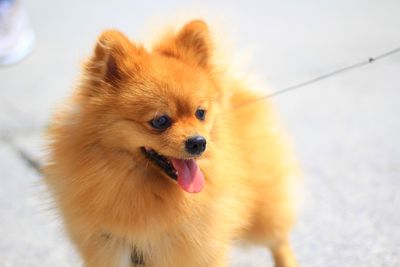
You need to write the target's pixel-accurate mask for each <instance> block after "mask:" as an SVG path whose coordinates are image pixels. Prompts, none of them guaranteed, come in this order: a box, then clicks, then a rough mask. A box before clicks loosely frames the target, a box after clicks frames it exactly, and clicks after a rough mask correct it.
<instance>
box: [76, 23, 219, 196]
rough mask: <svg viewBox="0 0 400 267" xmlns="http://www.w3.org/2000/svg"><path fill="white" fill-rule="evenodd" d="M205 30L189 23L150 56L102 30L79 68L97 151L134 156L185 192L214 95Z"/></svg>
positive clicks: (202, 147) (193, 188) (192, 182)
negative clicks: (97, 133)
mask: <svg viewBox="0 0 400 267" xmlns="http://www.w3.org/2000/svg"><path fill="white" fill-rule="evenodd" d="M211 58H212V48H211V41H210V36H209V32H208V28H207V25H206V24H205V23H204V22H202V21H192V22H190V23H188V24H186V25H185V26H184V27H183V28H182V29H181V30H180V31H178V32H177V33H174V34H170V35H167V36H166V37H164V38H163V39H162V40H161V41H160V42H159V43H157V44H156V45H155V46H154V48H153V49H152V50H151V51H148V50H146V49H145V48H143V47H142V46H140V45H137V44H134V43H132V42H131V41H130V40H129V39H128V38H127V37H125V36H124V35H123V34H122V33H120V32H117V31H106V32H104V33H103V34H101V36H100V37H99V39H98V42H97V45H96V48H95V52H94V55H93V56H92V58H91V59H90V61H89V62H88V64H87V65H86V72H85V75H86V76H85V80H86V81H85V82H84V84H85V85H86V86H84V88H83V90H82V92H83V93H82V94H83V96H84V97H85V98H87V99H89V101H87V102H88V105H89V106H90V108H91V109H92V110H93V112H94V113H96V114H95V115H94V116H95V118H96V120H97V121H96V123H97V124H98V125H100V126H101V130H100V139H101V142H102V143H103V145H105V146H107V147H110V148H113V149H123V150H126V151H129V152H130V153H132V154H135V155H141V156H143V157H145V158H147V159H148V161H150V164H153V165H154V166H155V167H156V168H157V170H158V171H159V172H160V173H162V174H163V175H164V176H165V175H167V176H169V177H171V178H173V179H175V180H177V181H178V184H179V185H180V186H181V187H182V188H183V189H184V190H185V191H187V192H199V191H201V189H202V188H203V183H204V177H203V174H202V172H201V170H200V168H199V167H198V165H197V162H196V160H197V159H198V158H200V157H202V155H203V154H204V153H206V150H207V147H208V146H209V145H210V143H211V142H210V135H211V132H212V129H213V123H214V120H215V116H216V113H217V110H218V103H219V102H220V99H221V95H222V91H221V89H220V88H219V83H218V81H217V79H216V77H215V76H216V75H215V73H214V68H213V66H212V62H211V61H212V60H211Z"/></svg>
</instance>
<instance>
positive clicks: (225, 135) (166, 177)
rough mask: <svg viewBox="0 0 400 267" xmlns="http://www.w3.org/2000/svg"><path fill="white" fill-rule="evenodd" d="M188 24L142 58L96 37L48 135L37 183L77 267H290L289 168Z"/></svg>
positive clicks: (281, 139)
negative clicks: (243, 255) (258, 261)
mask: <svg viewBox="0 0 400 267" xmlns="http://www.w3.org/2000/svg"><path fill="white" fill-rule="evenodd" d="M214 50H215V49H214V44H213V41H212V37H211V34H210V30H209V28H208V25H207V24H206V23H205V22H204V21H202V20H193V21H190V22H188V23H187V24H185V25H184V26H183V27H182V28H180V30H178V31H175V32H169V33H167V34H166V35H164V36H163V37H162V38H161V39H160V40H158V41H157V42H155V44H154V45H153V47H152V48H151V49H148V48H145V47H143V46H142V45H140V44H138V43H134V42H132V41H130V40H129V39H128V38H127V37H126V36H125V35H124V34H122V33H121V32H119V31H116V30H108V31H105V32H103V33H102V34H101V35H100V36H99V37H98V40H97V43H96V45H95V48H94V52H93V54H92V55H91V57H90V58H89V59H88V60H87V62H86V63H85V65H84V68H83V75H82V78H81V79H80V82H79V85H78V86H77V88H76V90H75V91H74V93H73V94H72V97H71V98H69V99H68V100H67V101H66V104H64V106H62V107H60V108H59V109H58V111H57V112H56V114H55V116H54V118H53V120H52V124H51V126H50V129H49V131H48V140H49V145H48V152H49V153H48V162H47V164H46V166H45V167H44V173H45V182H46V184H47V185H48V188H49V190H50V192H51V193H52V196H53V198H54V203H55V205H56V206H57V208H58V210H59V211H60V214H61V217H62V218H63V222H64V225H65V228H66V230H67V233H68V234H69V237H70V238H71V240H72V242H73V244H74V245H75V247H76V249H77V251H78V252H79V254H80V255H81V257H82V259H83V262H84V266H86V267H119V266H146V267H205V266H207V267H222V266H227V253H228V252H229V248H230V247H231V246H232V244H233V242H235V241H237V240H243V241H246V242H250V243H252V244H256V245H262V246H265V247H267V248H269V249H270V250H271V252H272V255H273V259H274V262H275V265H276V266H277V267H294V266H298V264H297V261H296V259H295V257H294V255H293V252H292V249H291V245H290V242H289V233H290V229H291V228H292V226H293V224H294V221H295V217H296V216H295V214H296V209H295V204H296V203H295V202H296V201H295V200H294V197H293V194H292V188H293V186H294V184H295V180H296V178H295V177H298V175H299V172H300V171H299V167H298V164H297V161H296V159H295V157H294V155H293V152H292V149H291V148H290V145H289V144H288V141H287V140H288V139H287V137H286V134H285V132H284V131H283V130H282V128H281V127H280V125H279V121H278V119H277V115H276V114H275V111H274V109H273V107H272V105H271V103H269V101H266V100H264V101H257V99H258V97H259V94H258V93H255V92H253V91H251V90H249V88H247V86H246V85H245V83H244V82H243V81H242V80H241V79H237V78H235V77H233V76H231V75H228V74H227V72H226V71H224V67H223V66H219V65H218V64H217V63H216V59H215V58H216V55H215V53H214Z"/></svg>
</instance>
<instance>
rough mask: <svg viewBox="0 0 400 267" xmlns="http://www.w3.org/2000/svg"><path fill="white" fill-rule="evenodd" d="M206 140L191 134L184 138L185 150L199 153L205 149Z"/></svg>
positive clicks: (194, 153)
mask: <svg viewBox="0 0 400 267" xmlns="http://www.w3.org/2000/svg"><path fill="white" fill-rule="evenodd" d="M206 145H207V141H206V139H205V138H204V137H203V136H199V135H198V136H193V137H190V138H189V139H188V140H186V144H185V148H186V151H187V152H188V153H190V154H192V155H200V154H201V153H203V152H204V150H206Z"/></svg>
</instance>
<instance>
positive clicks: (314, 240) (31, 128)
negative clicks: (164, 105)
mask: <svg viewBox="0 0 400 267" xmlns="http://www.w3.org/2000/svg"><path fill="white" fill-rule="evenodd" d="M0 2H3V4H4V2H9V3H11V1H4V0H1V1H0ZM19 4H22V5H21V7H22V8H23V9H24V10H25V12H26V14H27V17H28V19H29V21H30V23H29V24H27V23H26V20H25V18H24V19H21V20H22V21H24V23H23V25H24V26H23V27H25V28H24V29H28V30H27V31H26V47H25V51H26V52H28V51H29V50H30V49H31V48H33V51H32V53H30V54H29V55H28V56H27V57H26V58H24V59H23V61H21V62H19V63H16V64H12V65H7V66H2V67H1V68H0V236H1V239H0V266H1V267H28V266H29V267H39V266H40V267H54V266H58V267H72V266H79V260H78V259H77V256H76V255H75V253H74V252H73V250H72V247H71V245H70V244H69V241H68V240H67V238H66V237H65V235H64V233H63V230H62V227H61V225H60V222H59V220H58V219H57V216H56V215H55V212H54V211H52V210H51V209H50V208H49V207H51V205H50V200H49V199H48V196H47V194H46V192H45V190H44V188H43V185H42V184H41V177H40V175H39V174H38V173H37V172H36V171H35V169H34V168H33V167H34V165H35V164H36V163H38V162H39V163H40V159H41V155H42V154H43V151H42V150H41V148H40V147H41V144H42V142H43V141H42V136H41V134H42V132H43V130H44V129H45V128H46V125H47V124H48V121H49V117H50V116H51V114H52V110H53V109H54V107H55V106H56V105H57V103H59V102H60V101H62V99H63V98H64V97H66V96H68V95H69V93H70V92H71V90H72V88H73V87H74V85H75V84H76V81H77V78H78V77H79V71H80V66H81V63H82V61H83V60H84V59H85V58H86V57H87V56H89V55H90V53H91V50H92V48H93V45H94V43H95V40H96V36H97V35H98V34H99V33H100V32H101V31H103V30H104V29H107V28H117V29H119V30H121V31H123V32H125V33H126V34H127V35H129V36H130V37H131V38H132V39H133V40H139V41H140V40H143V39H146V38H147V37H148V35H149V33H151V32H153V31H154V29H157V27H158V28H160V27H164V26H165V25H166V24H170V23H171V22H173V21H174V20H175V19H176V18H177V17H179V18H181V17H185V18H188V19H190V18H203V19H206V20H207V21H209V24H210V25H211V26H212V27H213V25H214V24H215V25H218V26H216V27H218V28H220V29H222V31H223V33H224V34H223V37H222V35H221V36H217V38H218V39H223V40H222V41H224V42H225V43H228V44H229V47H230V50H232V51H233V54H234V56H237V57H239V58H241V59H242V60H241V61H240V62H245V64H243V66H242V67H243V68H242V69H243V70H244V72H245V73H248V74H250V75H251V76H255V77H257V79H258V80H261V81H263V83H262V84H264V85H265V86H262V87H261V88H255V89H258V90H264V91H265V93H271V92H273V91H275V90H279V89H281V88H285V87H287V86H290V85H293V84H296V83H299V82H302V81H305V80H308V79H311V78H314V77H317V76H319V75H322V74H325V73H328V72H330V71H333V70H335V69H338V68H341V67H344V66H347V65H350V64H353V63H356V62H359V61H362V60H367V59H368V58H369V57H371V56H376V55H379V54H381V53H384V52H386V51H389V50H392V49H395V48H397V47H399V46H400V30H399V26H400V1H398V0H393V1H391V0H363V1H361V0H360V1H357V0H336V1H324V0H313V1H295V0H293V1H289V0H284V1H272V0H266V1H252V0H248V1H207V0H205V1H178V0H176V1H128V0H125V1H122V0H116V1H105V0H102V1H100V0H97V1H79V0H69V1H50V0H35V1H23V2H20V3H19ZM7 12H8V11H7V9H6V8H5V7H4V6H3V7H2V8H1V6H0V38H3V43H4V36H5V34H6V33H7V27H8V30H9V28H10V26H9V25H10V23H13V22H12V20H11V21H10V20H9V19H8V21H7V19H5V17H6V16H7ZM18 16H20V17H21V18H22V17H24V15H23V14H20V15H18ZM1 23H3V25H2V24H1ZM4 23H5V24H7V23H8V26H7V25H6V26H5V24H4ZM28 25H29V26H28ZM21 27H22V26H21ZM29 29H33V33H34V36H35V38H34V40H33V35H32V32H31V31H30V30H29ZM1 42H2V40H1V39H0V53H1V52H4V51H1V48H2V47H1V45H2V44H1ZM3 48H4V46H3ZM0 56H1V54H0ZM21 57H22V56H21ZM16 59H18V58H16ZM243 59H244V60H243ZM272 101H273V102H274V103H275V105H276V107H277V109H278V110H279V111H280V114H281V117H282V121H283V124H284V125H285V127H286V128H287V129H288V131H289V133H290V135H291V137H292V140H293V143H294V145H295V148H296V151H297V154H298V156H299V158H300V160H301V163H302V166H303V170H304V174H305V175H304V176H305V177H304V203H303V205H302V209H301V212H300V216H299V220H298V223H297V225H296V227H295V229H294V230H293V233H292V242H293V246H294V248H295V252H296V255H297V257H298V260H299V262H300V264H301V266H304V267H305V266H307V267H313V266H324V267H326V266H341V267H354V266H364V267H369V266H370V267H377V266H390V267H397V266H400V230H399V227H400V141H399V138H400V119H399V116H400V53H399V54H395V55H393V56H392V57H388V58H385V59H382V60H381V61H378V62H376V63H374V64H371V65H368V66H365V67H362V68H358V69H356V70H353V71H351V72H346V73H343V74H341V75H338V76H335V77H332V78H329V79H326V80H323V81H320V82H318V83H315V84H313V85H310V86H308V87H304V88H301V89H299V90H296V91H292V92H289V93H286V94H282V95H279V96H276V97H274V98H273V99H272ZM230 266H234V267H243V266H248V267H256V266H257V267H258V266H272V261H271V259H270V255H269V252H268V251H266V250H264V249H261V248H256V247H246V248H242V247H235V248H234V249H233V250H232V252H231V254H230Z"/></svg>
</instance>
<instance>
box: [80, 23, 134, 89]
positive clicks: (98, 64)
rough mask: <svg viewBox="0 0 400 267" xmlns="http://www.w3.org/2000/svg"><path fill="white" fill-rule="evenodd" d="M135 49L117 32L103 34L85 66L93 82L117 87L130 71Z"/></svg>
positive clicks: (111, 31) (110, 31) (109, 31)
mask: <svg viewBox="0 0 400 267" xmlns="http://www.w3.org/2000/svg"><path fill="white" fill-rule="evenodd" d="M136 52H137V48H136V47H135V45H134V44H133V43H131V42H130V41H129V39H128V38H127V37H126V36H125V35H124V34H122V33H121V32H119V31H116V30H108V31H105V32H103V33H102V34H101V35H100V36H99V37H98V40H97V43H96V47H95V50H94V54H93V56H92V57H91V59H90V60H89V63H88V64H87V66H86V71H87V73H88V74H89V76H92V77H89V78H91V79H92V80H93V81H96V80H97V81H99V82H101V83H103V84H104V82H106V83H107V84H109V85H111V86H113V87H118V84H119V82H120V81H122V80H123V79H124V78H125V77H126V76H128V75H129V74H130V72H131V71H132V65H134V64H135V63H134V57H135V56H134V55H135V53H136Z"/></svg>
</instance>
